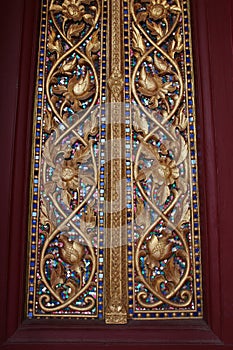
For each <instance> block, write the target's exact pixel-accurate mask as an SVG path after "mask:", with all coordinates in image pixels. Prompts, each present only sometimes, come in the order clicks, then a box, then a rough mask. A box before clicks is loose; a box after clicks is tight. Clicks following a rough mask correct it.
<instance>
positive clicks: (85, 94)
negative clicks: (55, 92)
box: [63, 72, 95, 112]
mask: <svg viewBox="0 0 233 350" xmlns="http://www.w3.org/2000/svg"><path fill="white" fill-rule="evenodd" d="M93 88H94V85H93V84H92V83H91V81H90V76H89V74H88V72H87V73H86V75H85V76H84V77H83V76H81V77H80V78H78V79H77V77H76V76H74V77H73V78H72V79H71V80H70V81H69V84H68V87H67V92H64V93H63V95H64V96H65V97H66V99H67V100H69V101H70V102H72V103H73V109H74V111H75V112H76V111H77V110H79V109H80V102H79V101H80V100H81V101H82V100H86V99H87V98H89V97H90V96H92V95H93V94H94V92H95V91H94V89H93Z"/></svg>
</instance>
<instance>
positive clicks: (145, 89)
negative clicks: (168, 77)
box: [138, 66, 176, 108]
mask: <svg viewBox="0 0 233 350" xmlns="http://www.w3.org/2000/svg"><path fill="white" fill-rule="evenodd" d="M138 84H139V88H138V91H139V92H140V93H141V94H142V95H145V96H147V97H150V107H151V108H157V107H158V104H159V100H160V99H165V98H166V94H168V93H169V92H174V91H175V89H176V87H174V86H173V83H172V82H166V83H163V82H162V78H161V77H159V76H158V75H156V74H154V75H152V73H149V72H146V68H145V67H144V66H143V67H142V69H141V71H140V75H139V80H138Z"/></svg>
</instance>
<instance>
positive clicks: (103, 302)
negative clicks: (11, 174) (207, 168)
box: [27, 0, 202, 324]
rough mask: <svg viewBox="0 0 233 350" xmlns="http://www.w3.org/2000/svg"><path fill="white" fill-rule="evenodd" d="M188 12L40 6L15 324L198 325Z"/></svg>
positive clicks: (159, 5)
mask: <svg viewBox="0 0 233 350" xmlns="http://www.w3.org/2000/svg"><path fill="white" fill-rule="evenodd" d="M192 72H193V69H192V49H191V29H190V14H189V2H188V1H186V0H140V1H139V0H131V1H124V0H121V1H119V0H112V1H107V0H93V1H92V0H64V1H63V0H51V1H47V0H43V1H42V8H41V33H40V47H39V54H38V72H37V84H36V98H35V113H34V129H33V136H34V144H33V156H32V173H31V181H32V185H31V211H30V232H29V242H30V246H29V262H28V267H29V268H28V299H27V317H29V318H38V317H42V318H43V317H57V318H61V317H62V318H63V317H69V318H70V317H75V318H98V319H105V322H106V323H113V324H114V323H122V324H124V323H126V322H127V319H140V320H144V319H145V320H146V319H150V320H156V319H167V318H175V319H177V318H202V288H201V261H200V229H199V204H198V179H197V151H196V148H197V147H196V116H195V100H194V85H193V83H194V78H193V73H192Z"/></svg>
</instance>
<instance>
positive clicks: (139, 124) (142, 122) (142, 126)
mask: <svg viewBox="0 0 233 350" xmlns="http://www.w3.org/2000/svg"><path fill="white" fill-rule="evenodd" d="M133 127H134V130H135V131H137V132H141V133H142V134H143V136H146V135H147V134H148V123H147V121H146V118H145V117H144V116H141V113H140V110H139V108H134V110H133Z"/></svg>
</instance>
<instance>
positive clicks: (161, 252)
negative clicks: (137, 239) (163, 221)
mask: <svg viewBox="0 0 233 350" xmlns="http://www.w3.org/2000/svg"><path fill="white" fill-rule="evenodd" d="M169 238H170V237H169V236H168V235H167V234H165V235H164V236H163V237H162V238H158V237H157V236H155V235H153V236H152V237H151V238H150V239H149V240H148V241H147V254H146V257H145V263H146V264H147V265H148V267H149V269H151V270H153V269H154V267H156V266H157V267H159V262H160V261H161V260H164V259H167V258H169V257H170V256H171V253H172V245H173V244H172V243H171V242H170V241H169Z"/></svg>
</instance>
